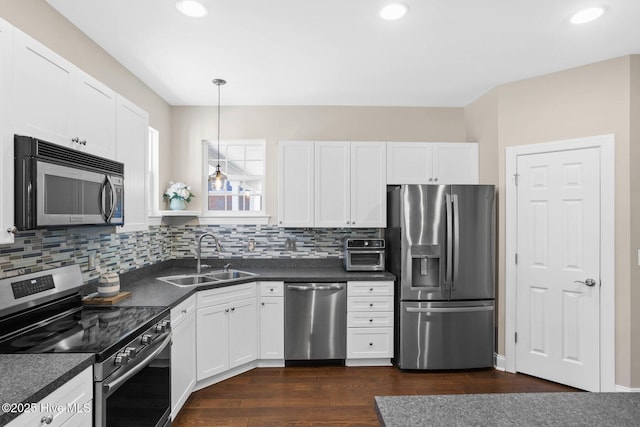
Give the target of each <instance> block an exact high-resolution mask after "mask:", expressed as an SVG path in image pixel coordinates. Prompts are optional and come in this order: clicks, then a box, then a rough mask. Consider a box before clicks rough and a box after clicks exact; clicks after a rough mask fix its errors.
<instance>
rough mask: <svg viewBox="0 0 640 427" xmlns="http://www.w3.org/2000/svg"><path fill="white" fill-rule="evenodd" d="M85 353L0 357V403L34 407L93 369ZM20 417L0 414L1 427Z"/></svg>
mask: <svg viewBox="0 0 640 427" xmlns="http://www.w3.org/2000/svg"><path fill="white" fill-rule="evenodd" d="M93 360H94V356H93V354H88V353H69V354H50V353H49V354H0V372H2V380H1V381H0V402H1V403H3V404H5V403H9V404H12V403H37V402H39V401H40V400H42V399H43V398H44V397H46V396H47V395H49V394H51V393H52V392H53V391H55V390H56V389H57V388H59V387H60V386H62V385H63V384H64V383H66V382H67V381H69V380H71V379H72V378H73V377H75V376H76V375H78V374H79V373H80V372H82V371H83V370H84V369H86V368H87V367H89V366H91V365H93ZM19 415H20V414H19V413H14V412H5V410H4V408H3V409H2V410H0V425H5V424H7V423H8V422H9V421H11V420H12V419H14V418H16V417H17V416H19Z"/></svg>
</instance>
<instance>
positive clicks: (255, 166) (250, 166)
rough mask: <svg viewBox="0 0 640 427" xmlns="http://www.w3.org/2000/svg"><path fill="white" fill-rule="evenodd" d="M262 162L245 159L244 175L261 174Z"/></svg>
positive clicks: (262, 172)
mask: <svg viewBox="0 0 640 427" xmlns="http://www.w3.org/2000/svg"><path fill="white" fill-rule="evenodd" d="M263 174H264V162H263V161H261V160H247V164H246V168H245V174H244V175H263Z"/></svg>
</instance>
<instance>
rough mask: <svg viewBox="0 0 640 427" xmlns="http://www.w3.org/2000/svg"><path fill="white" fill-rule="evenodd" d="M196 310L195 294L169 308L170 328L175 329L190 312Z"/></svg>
mask: <svg viewBox="0 0 640 427" xmlns="http://www.w3.org/2000/svg"><path fill="white" fill-rule="evenodd" d="M195 311H196V296H195V295H191V296H190V297H189V298H187V299H186V300H184V301H182V302H181V303H180V304H178V305H176V306H175V307H173V308H172V309H171V328H172V329H175V328H176V327H177V326H178V325H179V324H180V323H182V322H183V321H184V319H185V318H186V317H187V316H188V315H189V314H191V313H195Z"/></svg>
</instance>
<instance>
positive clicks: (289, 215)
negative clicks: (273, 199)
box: [278, 141, 314, 227]
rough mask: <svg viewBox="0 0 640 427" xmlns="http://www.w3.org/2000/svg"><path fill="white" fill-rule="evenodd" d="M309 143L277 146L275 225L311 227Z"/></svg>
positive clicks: (312, 154) (311, 157)
mask: <svg viewBox="0 0 640 427" xmlns="http://www.w3.org/2000/svg"><path fill="white" fill-rule="evenodd" d="M313 158H314V145H313V142H312V141H280V142H279V143H278V225H279V226H281V227H309V226H310V225H312V224H313V204H314V203H313V199H314V197H313V165H314V163H313Z"/></svg>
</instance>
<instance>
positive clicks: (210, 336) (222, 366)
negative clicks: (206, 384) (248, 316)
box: [196, 304, 255, 381]
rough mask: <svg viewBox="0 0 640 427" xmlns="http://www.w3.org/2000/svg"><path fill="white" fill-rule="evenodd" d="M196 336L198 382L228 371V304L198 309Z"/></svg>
mask: <svg viewBox="0 0 640 427" xmlns="http://www.w3.org/2000/svg"><path fill="white" fill-rule="evenodd" d="M254 319H255V317H254ZM196 336H197V346H196V347H197V350H196V360H197V361H196V364H197V379H198V381H200V380H203V379H205V378H208V377H210V376H213V375H216V374H219V373H221V372H224V371H226V370H227V369H229V346H228V344H229V343H228V337H229V306H228V304H220V305H214V306H211V307H207V308H201V309H199V310H198V314H197V319H196Z"/></svg>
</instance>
